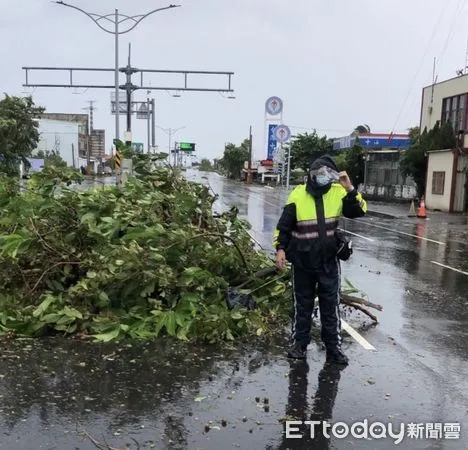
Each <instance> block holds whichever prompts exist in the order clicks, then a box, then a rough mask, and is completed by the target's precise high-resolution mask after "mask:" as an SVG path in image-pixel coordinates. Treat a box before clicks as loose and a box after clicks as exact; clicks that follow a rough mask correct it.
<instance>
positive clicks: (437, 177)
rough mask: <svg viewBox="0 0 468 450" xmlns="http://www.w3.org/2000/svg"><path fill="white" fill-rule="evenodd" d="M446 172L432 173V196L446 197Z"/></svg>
mask: <svg viewBox="0 0 468 450" xmlns="http://www.w3.org/2000/svg"><path fill="white" fill-rule="evenodd" d="M444 186H445V172H432V194H433V195H444Z"/></svg>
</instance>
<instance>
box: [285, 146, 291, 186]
mask: <svg viewBox="0 0 468 450" xmlns="http://www.w3.org/2000/svg"><path fill="white" fill-rule="evenodd" d="M290 178H291V144H289V146H288V175H287V178H286V189H287V190H288V191H289V180H290Z"/></svg>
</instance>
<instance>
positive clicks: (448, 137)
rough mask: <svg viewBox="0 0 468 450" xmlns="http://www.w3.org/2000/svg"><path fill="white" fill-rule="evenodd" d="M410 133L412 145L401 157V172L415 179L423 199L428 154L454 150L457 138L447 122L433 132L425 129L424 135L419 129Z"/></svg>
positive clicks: (413, 129)
mask: <svg viewBox="0 0 468 450" xmlns="http://www.w3.org/2000/svg"><path fill="white" fill-rule="evenodd" d="M408 131H409V134H410V137H411V145H410V148H409V149H408V150H407V151H405V152H403V153H402V155H401V158H400V171H401V174H402V175H403V176H404V177H407V176H410V177H412V178H413V180H414V182H415V183H416V188H417V194H418V196H419V197H421V196H422V195H424V192H425V190H426V171H427V157H426V152H428V151H430V150H444V149H451V148H454V147H455V146H456V138H455V134H454V131H453V127H452V125H451V123H450V122H445V123H444V124H443V125H442V126H440V122H437V123H436V125H435V126H434V128H433V129H432V130H430V131H427V129H424V131H423V132H422V133H420V129H419V127H414V128H410V129H409V130H408Z"/></svg>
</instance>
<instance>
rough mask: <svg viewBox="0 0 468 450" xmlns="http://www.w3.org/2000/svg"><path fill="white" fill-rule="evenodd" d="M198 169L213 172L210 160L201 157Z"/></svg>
mask: <svg viewBox="0 0 468 450" xmlns="http://www.w3.org/2000/svg"><path fill="white" fill-rule="evenodd" d="M198 170H201V171H202V172H213V170H214V169H213V166H212V165H211V161H210V160H209V159H206V158H204V159H202V160H201V162H200V166H199V168H198Z"/></svg>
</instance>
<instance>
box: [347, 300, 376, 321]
mask: <svg viewBox="0 0 468 450" xmlns="http://www.w3.org/2000/svg"><path fill="white" fill-rule="evenodd" d="M345 305H347V306H350V307H352V308H355V309H357V310H358V311H361V312H362V313H363V314H365V315H366V316H369V317H370V318H371V319H372V320H374V321H375V322H377V323H378V322H379V320H378V319H377V317H376V316H374V314H372V313H371V312H369V311H367V309H366V308H363V307H362V306H361V305H358V304H356V303H345Z"/></svg>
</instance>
